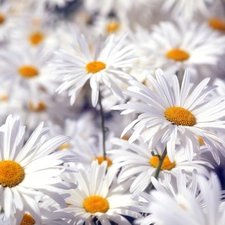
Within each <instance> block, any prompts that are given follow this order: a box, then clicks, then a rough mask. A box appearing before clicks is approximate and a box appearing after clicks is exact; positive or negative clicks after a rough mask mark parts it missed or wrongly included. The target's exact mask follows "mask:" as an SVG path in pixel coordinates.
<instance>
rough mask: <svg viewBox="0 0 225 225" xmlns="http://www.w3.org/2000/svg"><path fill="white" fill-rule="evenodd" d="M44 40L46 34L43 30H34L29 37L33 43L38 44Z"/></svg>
mask: <svg viewBox="0 0 225 225" xmlns="http://www.w3.org/2000/svg"><path fill="white" fill-rule="evenodd" d="M43 40H44V35H43V34H42V33H41V32H34V33H32V34H31V35H30V37H29V41H30V43H31V44H32V45H38V44H40V43H41V42H42V41H43Z"/></svg>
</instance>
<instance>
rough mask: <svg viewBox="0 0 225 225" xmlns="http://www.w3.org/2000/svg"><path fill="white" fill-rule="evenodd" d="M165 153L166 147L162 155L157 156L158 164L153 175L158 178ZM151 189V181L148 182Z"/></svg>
mask: <svg viewBox="0 0 225 225" xmlns="http://www.w3.org/2000/svg"><path fill="white" fill-rule="evenodd" d="M166 155H167V149H166V148H165V149H164V151H163V153H162V155H161V156H160V158H159V164H158V166H157V168H156V170H155V174H154V177H155V178H156V179H158V177H159V173H160V170H161V168H162V164H163V161H164V159H165V157H166ZM152 189H153V185H152V183H150V185H149V191H151V190H152Z"/></svg>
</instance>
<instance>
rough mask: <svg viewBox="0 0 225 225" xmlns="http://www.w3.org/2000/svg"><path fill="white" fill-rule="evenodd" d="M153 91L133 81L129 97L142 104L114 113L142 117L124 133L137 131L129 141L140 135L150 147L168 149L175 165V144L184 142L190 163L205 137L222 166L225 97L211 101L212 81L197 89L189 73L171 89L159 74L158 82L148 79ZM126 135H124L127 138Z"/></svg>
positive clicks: (126, 107)
mask: <svg viewBox="0 0 225 225" xmlns="http://www.w3.org/2000/svg"><path fill="white" fill-rule="evenodd" d="M148 79H149V81H150V83H151V84H152V86H153V89H154V91H153V90H151V89H150V88H148V87H146V86H145V85H143V84H141V83H139V82H137V81H134V80H133V81H131V84H132V86H130V87H128V91H126V94H127V95H128V96H130V97H134V98H136V99H138V100H140V101H141V102H137V101H130V102H128V103H127V104H122V105H119V106H115V107H114V109H125V111H124V112H123V114H127V113H132V112H135V113H140V115H139V116H138V118H137V119H136V120H134V121H133V122H132V123H130V124H129V125H128V126H127V127H126V128H125V129H124V132H123V134H124V133H126V131H128V130H129V129H131V128H132V127H133V129H134V132H133V134H132V135H131V137H130V139H129V141H130V142H133V141H134V140H136V139H137V138H138V137H139V136H140V135H141V136H142V137H143V139H144V142H148V143H149V146H150V147H153V148H154V147H155V146H156V145H157V143H164V144H166V145H167V153H168V157H169V159H170V161H171V162H173V161H174V159H175V151H176V148H175V144H176V143H177V142H180V143H181V144H182V145H183V146H184V148H185V152H186V156H187V158H188V160H189V161H191V160H192V159H193V156H194V153H195V152H196V153H197V152H198V151H199V149H200V143H199V141H198V138H199V137H201V138H202V139H203V141H204V143H205V144H206V146H207V147H208V148H210V146H216V148H218V150H217V151H215V150H212V151H211V153H212V154H213V156H214V158H215V159H216V161H217V162H218V163H219V157H218V151H221V153H222V154H223V155H224V154H225V152H224V145H225V143H224V141H223V140H222V139H221V138H219V137H217V135H216V134H215V132H216V131H224V128H225V126H224V125H225V124H224V122H225V121H224V120H222V119H221V118H223V116H224V113H223V112H224V108H225V104H224V96H218V97H215V98H212V99H207V98H206V97H207V96H208V95H209V93H210V92H211V91H213V90H214V89H215V87H214V86H209V87H207V83H208V82H209V78H205V79H204V80H203V81H201V83H200V84H198V85H197V86H196V87H195V88H193V84H192V83H190V76H189V74H188V72H187V71H186V73H185V74H184V78H183V81H182V85H181V87H180V85H179V80H178V78H177V76H175V75H174V76H173V77H172V80H171V85H172V86H170V84H169V81H168V79H167V78H166V77H165V76H164V74H163V72H162V70H157V71H156V78H154V77H153V76H148ZM123 134H122V135H123Z"/></svg>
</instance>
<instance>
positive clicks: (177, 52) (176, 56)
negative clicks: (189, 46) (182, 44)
mask: <svg viewBox="0 0 225 225" xmlns="http://www.w3.org/2000/svg"><path fill="white" fill-rule="evenodd" d="M166 56H167V58H169V59H173V60H175V61H185V60H187V59H188V58H189V57H190V55H189V54H188V53H187V52H186V51H184V50H181V49H179V48H174V49H171V50H170V51H168V52H167V53H166Z"/></svg>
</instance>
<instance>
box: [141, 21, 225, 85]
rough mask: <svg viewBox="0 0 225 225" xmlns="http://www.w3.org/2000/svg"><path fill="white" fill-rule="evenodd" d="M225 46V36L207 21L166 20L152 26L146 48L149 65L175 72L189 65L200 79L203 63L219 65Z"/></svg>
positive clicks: (204, 64) (192, 72)
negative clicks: (210, 27)
mask: <svg viewBox="0 0 225 225" xmlns="http://www.w3.org/2000/svg"><path fill="white" fill-rule="evenodd" d="M216 46H220V48H217V47H216ZM223 46H225V38H224V37H221V35H220V34H218V33H217V32H214V31H212V30H211V29H209V27H208V25H207V24H206V23H203V24H198V23H196V22H190V23H181V22H180V21H179V22H176V23H174V22H170V21H167V22H161V23H160V24H159V25H156V26H154V27H153V31H152V33H151V35H150V38H149V41H148V42H146V44H145V51H147V52H146V54H148V55H149V57H148V58H149V62H150V63H149V66H152V67H154V68H155V69H157V68H161V69H163V70H168V71H171V72H172V74H175V73H176V72H180V71H184V70H185V69H187V68H188V69H189V70H190V72H191V74H192V76H193V77H194V78H195V79H197V78H198V77H199V74H198V71H201V67H202V66H206V65H208V66H211V67H216V66H217V63H218V62H219V60H220V58H221V57H222V55H223V54H224V47H223ZM200 75H201V74H200ZM202 76H203V75H201V77H200V79H201V78H202ZM198 81H199V80H198Z"/></svg>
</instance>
